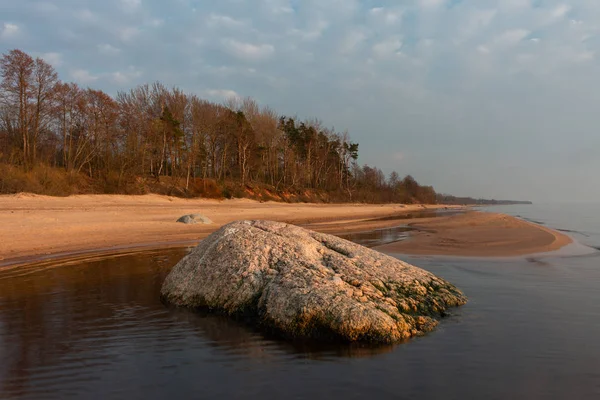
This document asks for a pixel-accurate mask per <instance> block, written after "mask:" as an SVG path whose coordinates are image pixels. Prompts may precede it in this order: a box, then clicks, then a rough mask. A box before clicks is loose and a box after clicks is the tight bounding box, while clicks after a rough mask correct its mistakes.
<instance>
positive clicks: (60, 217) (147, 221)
mask: <svg viewBox="0 0 600 400" xmlns="http://www.w3.org/2000/svg"><path fill="white" fill-rule="evenodd" d="M435 208H445V207H444V206H422V205H388V204H386V205H364V204H343V205H340V204H303V203H302V204H286V203H273V202H266V203H260V202H256V201H252V200H247V199H235V200H222V201H220V200H207V199H191V200H190V199H180V198H172V197H166V196H157V195H146V196H122V195H82V196H71V197H64V198H62V197H47V196H37V195H30V194H18V195H4V196H0V226H1V227H2V229H1V230H0V265H7V264H14V263H25V262H30V261H33V260H39V259H43V258H48V257H61V256H65V257H66V256H69V255H74V254H82V253H90V252H98V253H104V252H117V251H124V250H132V249H142V248H150V247H167V246H182V245H186V244H187V245H192V244H195V243H197V242H198V241H199V240H201V239H202V238H204V237H206V236H207V235H209V234H210V233H211V232H213V231H214V230H216V229H218V228H219V227H220V226H222V225H223V224H226V223H228V222H231V221H234V220H240V219H270V220H276V221H283V222H289V223H294V224H298V225H302V226H306V227H308V228H310V229H314V230H317V231H321V232H327V233H333V234H336V233H347V232H352V231H366V230H372V229H377V228H384V227H390V226H399V225H405V224H408V225H413V226H414V227H415V228H418V229H419V230H422V231H421V232H417V233H415V234H414V236H413V238H411V239H410V240H408V241H405V242H399V243H393V244H390V245H387V246H382V247H380V248H379V250H382V251H387V252H395V253H407V254H447V255H473V256H508V255H520V254H528V253H534V252H540V251H551V250H555V249H557V248H560V247H562V246H564V245H565V244H568V243H569V242H570V239H569V238H568V237H567V236H565V235H562V234H560V233H558V232H555V231H552V230H549V229H547V228H544V227H541V226H538V225H535V224H530V223H527V222H524V221H520V220H517V219H515V218H512V217H508V216H505V215H496V214H483V213H468V214H466V215H460V216H453V217H439V218H434V219H430V218H425V219H419V220H415V219H406V220H404V219H402V218H401V217H400V216H401V215H405V214H407V213H412V214H414V213H415V212H421V211H427V210H431V209H435ZM190 213H201V214H203V215H206V216H207V217H209V218H210V219H212V221H213V222H214V224H211V225H184V224H180V223H176V222H175V221H176V220H177V219H178V218H179V217H180V216H182V215H185V214H190ZM390 216H391V217H393V218H392V219H385V217H390ZM413 217H414V215H413Z"/></svg>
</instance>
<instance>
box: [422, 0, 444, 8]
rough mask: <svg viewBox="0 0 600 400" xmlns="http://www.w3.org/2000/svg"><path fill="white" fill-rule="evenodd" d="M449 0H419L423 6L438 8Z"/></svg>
mask: <svg viewBox="0 0 600 400" xmlns="http://www.w3.org/2000/svg"><path fill="white" fill-rule="evenodd" d="M446 1H447V0H419V5H420V6H421V7H422V8H437V7H440V6H442V5H444V4H446Z"/></svg>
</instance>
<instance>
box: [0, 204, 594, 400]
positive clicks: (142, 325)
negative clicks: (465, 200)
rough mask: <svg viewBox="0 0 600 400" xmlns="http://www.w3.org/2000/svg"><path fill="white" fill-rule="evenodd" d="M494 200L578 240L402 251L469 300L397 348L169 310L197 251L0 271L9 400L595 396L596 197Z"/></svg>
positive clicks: (0, 359) (0, 325)
mask: <svg viewBox="0 0 600 400" xmlns="http://www.w3.org/2000/svg"><path fill="white" fill-rule="evenodd" d="M485 210H488V211H493V212H503V213H507V214H510V215H513V216H517V217H519V218H522V219H526V220H529V221H532V222H534V223H538V224H543V225H545V226H548V227H551V228H554V229H559V230H561V231H563V232H564V233H566V234H568V235H570V236H571V237H572V238H573V239H574V240H575V243H574V244H572V245H570V246H568V247H567V248H564V249H562V250H560V251H557V252H553V253H549V254H537V255H532V256H526V257H512V258H494V259H489V258H487V259H484V258H458V257H406V256H402V255H395V256H396V257H398V258H401V259H403V260H406V261H408V262H410V263H412V264H414V265H417V266H419V267H421V268H424V269H427V270H429V271H431V272H433V273H435V274H437V275H439V276H442V277H443V278H445V279H447V280H449V281H450V282H452V283H454V284H455V285H456V286H458V287H459V288H461V289H462V290H463V292H464V293H465V294H466V295H467V296H468V297H469V302H468V304H467V305H465V306H463V307H460V308H457V309H453V310H452V312H451V314H450V315H449V316H448V317H447V318H445V319H443V320H442V321H441V323H440V324H439V326H438V328H437V329H436V330H435V331H434V332H432V333H430V334H427V335H425V336H423V337H419V338H415V339H412V340H409V341H407V342H406V343H401V344H397V345H393V346H367V345H347V344H346V345H343V344H334V343H313V342H311V343H309V342H300V341H289V340H282V339H280V338H277V337H271V336H269V335H268V334H265V333H263V332H261V331H259V330H256V328H252V327H249V326H246V325H244V324H243V323H241V322H237V321H233V320H230V319H228V318H225V317H220V316H215V315H210V314H206V313H198V312H193V311H189V310H181V309H173V308H169V307H166V306H164V305H163V304H162V303H161V302H160V300H159V296H158V294H159V290H160V286H161V284H162V282H163V280H164V278H165V276H166V275H167V274H168V272H169V270H170V268H171V267H172V266H173V265H174V264H176V263H177V262H178V260H179V259H181V258H182V257H183V256H184V255H185V254H186V252H187V251H189V249H175V250H174V249H169V250H153V251H147V252H144V253H134V254H121V255H118V256H111V257H102V258H98V259H92V260H86V261H75V262H69V263H66V264H65V263H61V264H60V265H56V263H54V264H53V263H44V264H39V265H33V266H30V267H19V268H10V267H6V268H2V269H0V399H7V400H8V399H35V400H38V399H312V400H314V399H333V398H343V399H415V398H418V399H446V400H447V399H599V398H600V340H599V338H600V251H599V250H598V248H600V204H548V205H545V204H534V205H514V206H501V207H491V208H488V209H485ZM390 235H391V236H390ZM376 236H377V235H375V237H376ZM379 236H381V237H382V238H383V239H382V240H387V241H389V240H390V237H392V238H394V240H403V239H404V238H405V236H406V228H405V227H398V230H397V232H394V231H393V230H392V231H390V230H387V231H385V232H384V233H380V234H379ZM373 237H374V236H373V235H366V236H365V235H363V236H361V235H358V236H354V237H350V238H349V239H351V240H355V241H357V242H361V241H366V240H368V242H364V243H366V244H369V245H375V244H377V241H373Z"/></svg>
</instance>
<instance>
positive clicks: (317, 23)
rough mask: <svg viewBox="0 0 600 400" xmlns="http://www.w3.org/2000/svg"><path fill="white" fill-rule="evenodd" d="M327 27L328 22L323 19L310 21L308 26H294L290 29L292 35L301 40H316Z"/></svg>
mask: <svg viewBox="0 0 600 400" xmlns="http://www.w3.org/2000/svg"><path fill="white" fill-rule="evenodd" d="M327 28H329V23H328V22H327V21H325V20H324V19H316V20H314V21H311V23H310V26H309V27H306V28H302V29H297V28H294V29H292V30H291V31H290V34H291V35H292V36H296V37H299V38H300V39H302V40H308V41H312V40H316V39H319V38H320V37H321V36H323V33H324V32H325V31H326V30H327Z"/></svg>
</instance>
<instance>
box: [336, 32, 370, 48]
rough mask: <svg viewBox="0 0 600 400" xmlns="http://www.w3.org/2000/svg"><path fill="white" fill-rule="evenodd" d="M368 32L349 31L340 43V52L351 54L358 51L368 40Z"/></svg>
mask: <svg viewBox="0 0 600 400" xmlns="http://www.w3.org/2000/svg"><path fill="white" fill-rule="evenodd" d="M366 38H367V34H366V33H365V32H363V31H361V30H352V31H350V32H348V33H347V34H346V35H345V36H344V38H343V39H342V41H341V43H340V47H339V50H340V53H342V54H349V53H352V52H354V51H356V50H357V49H358V48H359V47H360V46H361V45H362V44H363V43H364V42H365V40H366Z"/></svg>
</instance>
